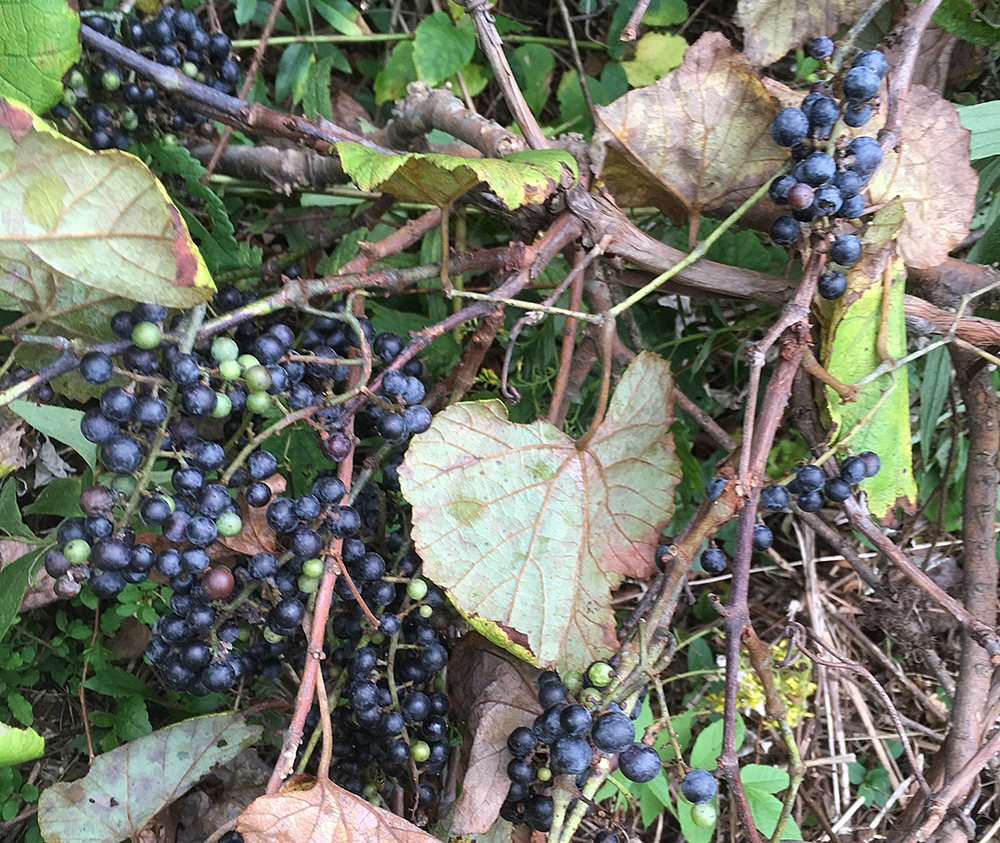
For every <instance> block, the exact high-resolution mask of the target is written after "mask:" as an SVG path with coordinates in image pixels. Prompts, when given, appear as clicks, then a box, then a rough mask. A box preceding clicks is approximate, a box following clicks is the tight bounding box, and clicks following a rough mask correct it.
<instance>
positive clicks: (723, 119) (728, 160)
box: [591, 32, 787, 223]
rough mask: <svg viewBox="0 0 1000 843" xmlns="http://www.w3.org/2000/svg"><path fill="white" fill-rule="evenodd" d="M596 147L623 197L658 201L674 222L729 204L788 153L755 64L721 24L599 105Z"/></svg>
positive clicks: (626, 201)
mask: <svg viewBox="0 0 1000 843" xmlns="http://www.w3.org/2000/svg"><path fill="white" fill-rule="evenodd" d="M597 112H598V114H597V129H596V131H595V132H594V142H593V145H592V148H591V154H592V156H593V157H594V160H595V162H596V163H597V165H598V166H599V167H600V166H601V165H602V163H603V167H602V172H601V178H602V179H603V180H604V183H605V184H606V185H607V187H608V189H609V190H610V191H611V193H612V194H614V196H615V199H616V200H617V201H618V203H619V204H620V205H623V206H629V207H641V206H644V205H645V206H648V205H655V206H657V207H659V208H661V209H662V210H663V211H664V212H665V213H666V214H668V215H669V216H670V217H671V219H673V220H674V222H676V223H684V222H687V221H688V220H690V219H697V218H698V215H699V214H701V213H706V212H711V211H716V210H720V209H724V208H732V207H735V206H737V205H739V203H740V202H743V201H744V200H745V199H747V197H749V196H750V195H751V194H752V193H753V192H754V191H755V190H756V189H757V188H758V187H759V186H760V185H761V184H763V182H764V181H765V180H766V179H768V178H770V176H771V175H772V174H773V173H774V172H775V170H777V169H778V167H779V166H780V165H781V164H782V163H783V162H784V160H785V158H786V157H787V153H786V151H785V150H784V149H782V148H781V147H779V146H778V145H777V144H775V143H774V141H773V140H772V139H771V136H770V134H769V133H768V125H769V124H770V121H771V117H773V116H774V113H775V107H774V103H773V102H772V100H771V97H770V96H769V95H768V92H767V90H766V89H765V87H764V85H763V83H762V82H761V80H760V78H759V76H758V74H757V70H756V68H755V67H754V66H753V65H752V64H751V63H750V62H749V61H748V60H747V59H746V57H745V56H744V55H742V54H741V53H739V52H737V51H736V50H734V49H733V48H732V45H730V43H729V41H727V40H726V38H725V37H724V36H722V35H720V34H719V33H717V32H707V33H705V34H704V35H702V36H701V38H699V39H698V41H697V42H696V43H695V44H694V45H693V46H691V47H689V48H688V51H687V53H686V54H685V55H684V61H683V63H682V64H681V66H680V67H678V68H677V69H676V70H674V71H671V72H670V73H668V74H667V75H666V76H664V77H663V78H662V79H661V80H660V81H659V82H657V83H656V84H655V85H651V86H650V87H648V88H640V89H638V90H635V91H631V92H630V93H628V94H626V95H625V96H623V97H620V98H619V99H617V100H615V101H614V102H613V103H611V104H610V105H608V106H606V107H599V108H598V109H597Z"/></svg>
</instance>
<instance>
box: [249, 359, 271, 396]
mask: <svg viewBox="0 0 1000 843" xmlns="http://www.w3.org/2000/svg"><path fill="white" fill-rule="evenodd" d="M243 383H245V384H246V385H247V389H249V390H250V391H251V392H267V390H268V387H270V386H271V373H270V372H269V371H268V370H267V368H266V367H265V366H261V365H260V363H258V364H257V365H256V366H251V367H250V368H249V369H247V370H246V371H245V372H244V373H243Z"/></svg>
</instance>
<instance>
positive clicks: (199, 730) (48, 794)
mask: <svg viewBox="0 0 1000 843" xmlns="http://www.w3.org/2000/svg"><path fill="white" fill-rule="evenodd" d="M261 731H262V729H261V727H260V726H249V725H247V723H246V718H245V717H244V716H243V715H242V714H237V713H232V714H213V715H209V716H207V717H197V718H194V719H192V720H185V721H184V722H182V723H178V724H176V725H175V726H169V727H167V728H166V729H161V730H160V731H158V732H153V733H152V734H151V735H146V736H144V737H141V738H138V739H137V740H134V741H132V742H131V743H128V744H125V745H124V746H122V747H119V748H118V749H114V750H111V752H106V753H105V754H104V755H100V756H98V757H97V759H95V761H94V764H93V766H92V767H91V768H90V772H89V773H87V775H86V776H84V777H83V778H82V779H79V780H78V781H75V782H61V783H59V784H54V785H52V787H50V788H48V790H46V791H45V792H43V793H42V796H41V799H40V800H39V803H38V825H39V828H40V829H41V832H42V836H43V837H44V838H45V841H46V843H117V841H119V840H121V839H122V838H124V837H129V838H132V839H137V835H138V834H139V832H140V831H141V830H142V828H143V827H144V826H145V825H146V823H148V822H149V821H150V820H151V819H152V818H153V816H154V815H155V814H156V813H157V812H158V811H159V810H161V809H162V808H164V807H165V806H167V805H170V804H172V803H173V802H174V801H175V800H176V799H177V798H178V797H179V796H180V795H181V794H182V793H184V792H185V791H187V790H188V788H190V787H191V786H192V785H194V784H195V783H196V782H197V781H198V780H199V779H200V778H202V777H203V776H205V775H206V774H207V773H209V772H210V771H211V769H212V768H213V767H214V766H215V765H217V764H224V763H225V762H226V761H228V760H230V759H231V758H233V757H235V756H236V754H237V753H238V752H239V751H240V750H241V749H243V747H245V746H249V745H250V744H252V743H253V742H254V741H256V740H257V739H258V738H259V737H260V733H261Z"/></svg>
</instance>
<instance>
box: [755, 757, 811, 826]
mask: <svg viewBox="0 0 1000 843" xmlns="http://www.w3.org/2000/svg"><path fill="white" fill-rule="evenodd" d="M740 782H741V783H742V784H743V792H744V793H746V796H747V802H748V803H749V805H750V814H751V816H752V817H753V821H754V825H756V826H757V828H758V829H760V831H761V833H762V834H764V835H766V836H768V837H770V836H771V835H772V834H774V830H775V829H776V828H777V826H778V818H779V817H780V816H781V807H782V803H781V800H780V799H778V798H777V797H775V796H773V795H772V794H774V793H777V792H778V791H779V790H784V789H785V788H787V787H788V773H786V772H785V771H784V770H779V769H776V768H775V767H768V766H765V765H763V764H747V765H745V766H743V767H741V768H740ZM781 839H782V840H801V839H802V832H801V831H799V827H798V825H796V823H795V820H793V819H791V818H789V819H788V822H787V823H786V824H785V828H784V830H783V831H782V832H781Z"/></svg>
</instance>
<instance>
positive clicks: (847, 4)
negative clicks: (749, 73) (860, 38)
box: [736, 0, 869, 67]
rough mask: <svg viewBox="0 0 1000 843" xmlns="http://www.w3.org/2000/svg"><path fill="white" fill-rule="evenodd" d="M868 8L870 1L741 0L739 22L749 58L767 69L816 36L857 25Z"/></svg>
mask: <svg viewBox="0 0 1000 843" xmlns="http://www.w3.org/2000/svg"><path fill="white" fill-rule="evenodd" d="M868 5H869V3H868V0H828V2H824V3H803V2H801V0H739V3H738V4H737V7H736V23H737V24H739V25H740V26H741V27H743V37H744V42H745V44H744V51H745V52H746V55H747V58H748V59H750V61H752V62H753V63H754V64H756V65H757V66H758V67H766V66H767V65H769V64H774V62H776V61H777V60H778V59H780V58H781V57H782V56H784V55H785V53H787V52H788V51H789V50H793V49H795V48H796V47H800V46H802V45H803V44H805V43H806V41H808V40H809V39H810V38H812V37H813V36H814V35H816V34H822V33H830V34H831V35H832V34H833V33H834V32H836V31H837V30H838V29H839V27H840V25H841V24H843V23H847V24H851V23H854V22H855V21H856V20H857V19H858V16H859V15H860V14H861V13H862V12H863V11H864V10H865V9H866V8H867V7H868Z"/></svg>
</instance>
